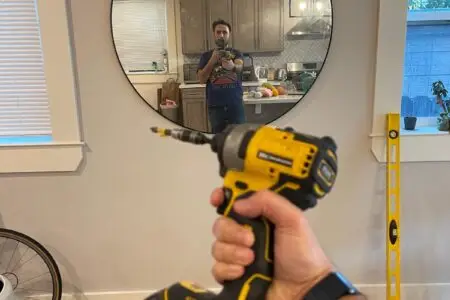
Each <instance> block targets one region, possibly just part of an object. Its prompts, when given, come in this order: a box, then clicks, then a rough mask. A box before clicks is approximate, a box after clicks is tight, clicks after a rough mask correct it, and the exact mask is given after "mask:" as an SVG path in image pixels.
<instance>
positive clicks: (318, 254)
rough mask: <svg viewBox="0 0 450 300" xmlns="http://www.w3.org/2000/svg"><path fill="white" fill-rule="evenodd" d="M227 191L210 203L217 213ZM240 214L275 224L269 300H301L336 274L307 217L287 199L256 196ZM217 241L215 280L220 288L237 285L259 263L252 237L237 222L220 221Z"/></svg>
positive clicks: (263, 193) (238, 208)
mask: <svg viewBox="0 0 450 300" xmlns="http://www.w3.org/2000/svg"><path fill="white" fill-rule="evenodd" d="M223 198H224V195H223V191H222V189H220V188H219V189H216V190H214V192H213V193H212V195H211V199H210V202H211V204H212V205H213V206H215V207H217V206H219V205H220V204H221V203H222V202H223ZM234 210H235V211H236V213H238V214H240V215H242V216H245V217H248V218H255V217H258V216H264V217H266V218H267V219H269V220H270V221H271V222H272V223H274V224H275V232H274V234H275V236H274V239H275V245H274V263H275V265H274V278H273V281H272V284H271V286H270V288H269V291H268V294H267V297H266V299H267V300H272V299H276V300H294V299H295V300H298V299H303V297H304V296H305V294H306V293H307V292H308V291H309V290H310V289H311V288H312V287H313V286H314V285H315V284H316V283H317V282H319V281H320V280H321V279H323V278H324V277H325V276H326V275H328V273H329V272H331V270H332V265H331V263H330V261H329V260H328V258H327V257H326V255H325V253H324V251H323V249H322V248H321V246H320V245H319V243H318V241H317V239H316V237H315V235H314V233H313V231H312V229H311V227H310V226H309V224H308V220H307V219H306V217H305V216H304V215H303V213H302V211H301V210H300V209H298V208H297V207H295V206H294V205H293V204H292V203H290V202H289V201H288V200H287V199H285V198H283V197H281V196H279V195H277V194H275V193H273V192H270V191H261V192H258V193H255V194H254V195H253V196H251V197H250V198H248V199H245V200H239V201H237V202H236V203H235V204H234ZM213 233H214V235H215V237H216V241H215V242H214V244H213V247H212V254H213V257H214V258H215V260H216V263H215V265H214V266H213V270H212V273H213V276H214V278H215V279H216V280H217V281H218V282H219V283H223V282H224V281H225V280H235V279H238V278H240V277H241V276H242V275H243V274H244V268H245V267H246V266H248V265H250V264H251V263H252V261H253V259H254V253H253V251H252V249H251V246H252V244H253V242H254V236H253V234H252V233H251V231H249V230H247V229H245V228H244V227H243V226H241V225H239V224H238V223H236V222H235V221H234V220H232V219H229V218H225V217H223V216H221V217H219V218H218V219H217V220H216V222H215V224H214V227H213Z"/></svg>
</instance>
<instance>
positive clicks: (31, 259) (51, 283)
mask: <svg viewBox="0 0 450 300" xmlns="http://www.w3.org/2000/svg"><path fill="white" fill-rule="evenodd" d="M38 267H41V268H42V267H43V268H44V271H42V270H40V271H39V270H37V269H38ZM0 272H1V273H0V274H2V275H3V276H4V277H6V278H7V279H8V280H9V281H10V282H11V285H12V287H13V289H14V293H15V294H16V295H17V296H18V297H19V298H20V299H22V298H24V299H33V298H34V297H41V296H45V297H46V298H48V299H52V300H60V299H61V296H62V280H61V273H60V271H59V268H58V265H57V264H56V262H55V260H54V259H53V257H52V256H51V254H50V253H49V252H48V251H47V249H45V248H44V246H42V245H41V244H40V243H39V242H37V241H36V240H34V239H33V238H31V237H29V236H27V235H25V234H23V233H20V232H17V231H14V230H11V229H5V228H0ZM44 275H48V276H46V277H48V279H45V278H46V277H44Z"/></svg>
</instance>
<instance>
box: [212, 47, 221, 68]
mask: <svg viewBox="0 0 450 300" xmlns="http://www.w3.org/2000/svg"><path fill="white" fill-rule="evenodd" d="M220 57H221V56H220V52H219V50H217V49H214V51H213V53H212V55H211V58H210V61H211V62H212V63H214V64H215V63H217V62H219V61H220Z"/></svg>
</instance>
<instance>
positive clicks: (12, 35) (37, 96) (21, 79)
mask: <svg viewBox="0 0 450 300" xmlns="http://www.w3.org/2000/svg"><path fill="white" fill-rule="evenodd" d="M48 106H49V105H48V96H47V87H46V80H45V73H44V63H43V54H42V48H41V38H40V28H39V21H38V16H37V10H36V3H35V0H1V1H0V136H3V137H7V136H13V137H14V136H17V137H20V136H27V135H51V122H50V110H49V107H48Z"/></svg>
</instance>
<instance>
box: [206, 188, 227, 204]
mask: <svg viewBox="0 0 450 300" xmlns="http://www.w3.org/2000/svg"><path fill="white" fill-rule="evenodd" d="M223 198H224V195H223V189H222V188H216V189H214V191H213V192H212V194H211V197H210V199H209V202H210V203H211V204H212V205H213V206H214V207H218V206H219V205H221V204H222V202H223Z"/></svg>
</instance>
